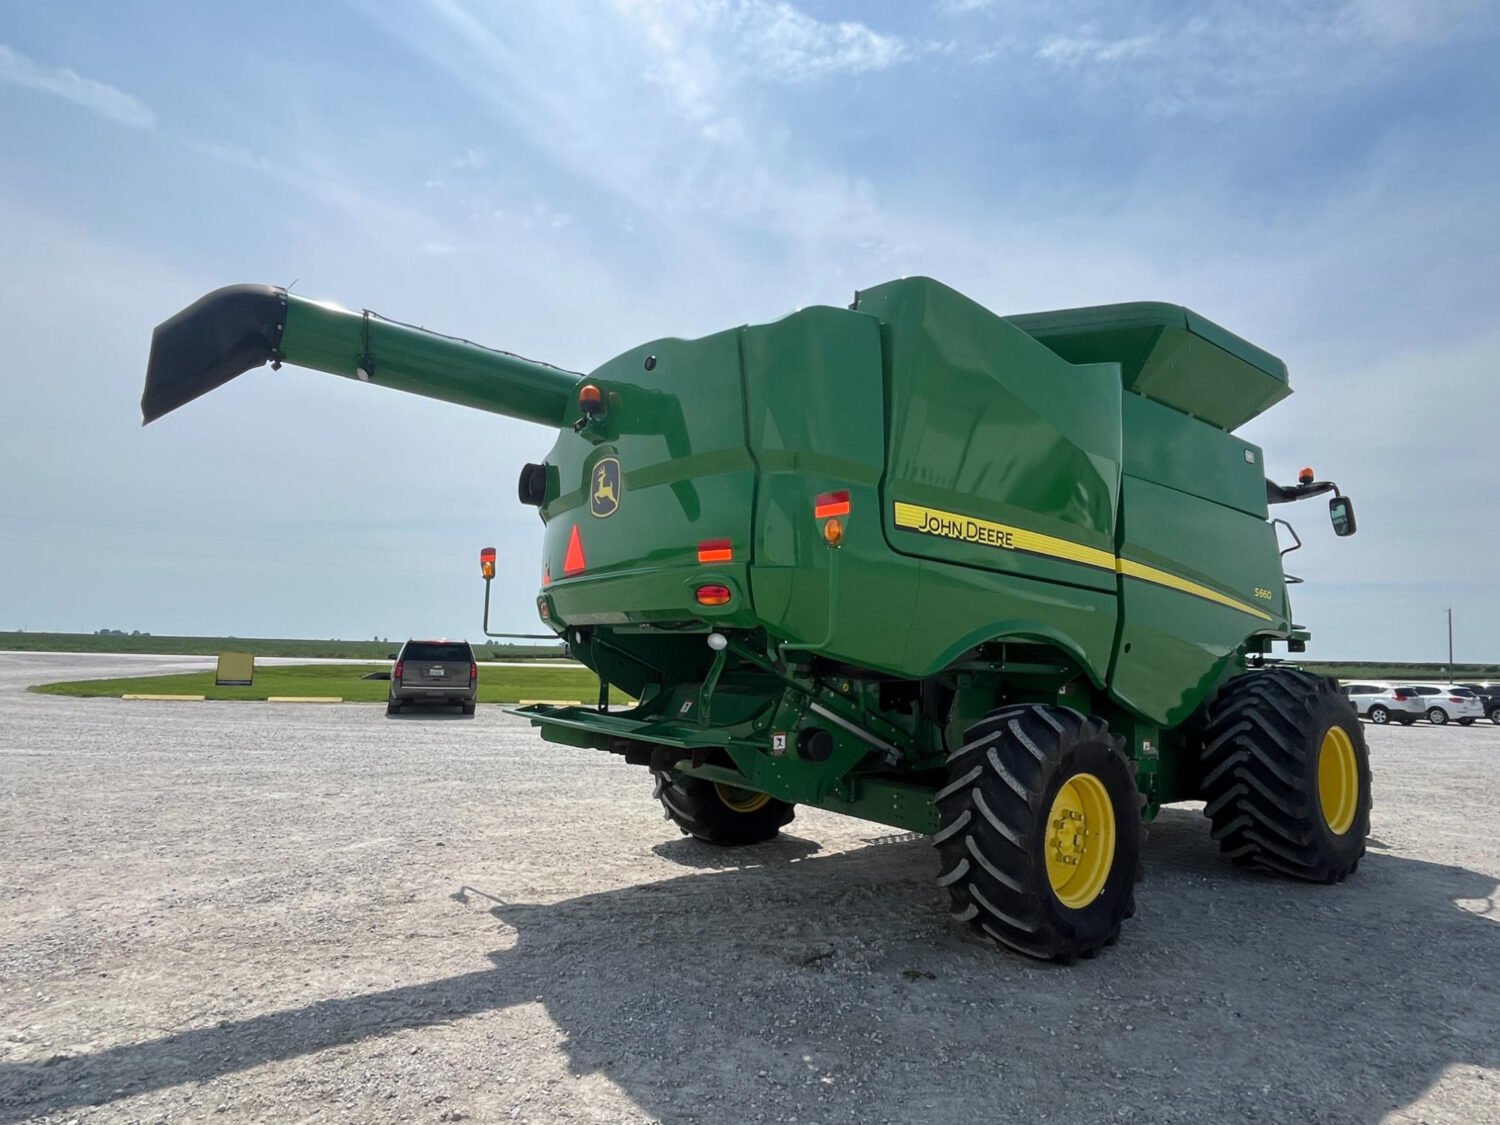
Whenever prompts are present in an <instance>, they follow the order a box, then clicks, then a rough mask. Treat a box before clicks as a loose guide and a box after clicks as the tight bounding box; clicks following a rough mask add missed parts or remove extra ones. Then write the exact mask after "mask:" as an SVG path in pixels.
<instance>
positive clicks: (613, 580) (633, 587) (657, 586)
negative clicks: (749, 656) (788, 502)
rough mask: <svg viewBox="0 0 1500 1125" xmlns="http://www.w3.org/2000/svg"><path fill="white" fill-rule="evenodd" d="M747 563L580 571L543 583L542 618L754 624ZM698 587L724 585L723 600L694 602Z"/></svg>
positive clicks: (562, 623) (557, 625)
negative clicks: (721, 602) (544, 610)
mask: <svg viewBox="0 0 1500 1125" xmlns="http://www.w3.org/2000/svg"><path fill="white" fill-rule="evenodd" d="M748 571H749V567H748V566H745V565H738V566H697V567H693V566H669V567H654V568H653V567H640V568H637V569H635V570H630V571H626V572H623V573H617V574H598V575H593V574H581V575H579V576H577V577H576V578H565V579H559V580H556V581H553V582H552V583H551V584H550V585H548V586H545V587H543V589H542V590H541V593H540V594H539V596H538V599H537V600H538V602H539V603H541V602H545V603H546V606H547V614H546V617H545V621H546V622H547V624H548V625H549V626H551V627H552V628H553V629H558V630H561V629H564V628H566V627H568V626H572V625H644V624H652V623H656V622H679V621H692V620H694V619H697V620H701V621H703V622H704V623H705V624H709V625H722V626H724V627H725V628H753V627H754V626H756V625H758V624H759V621H758V619H757V618H756V616H755V611H754V607H753V606H752V605H751V603H750V583H749V580H748ZM700 586H725V587H727V588H728V589H729V594H730V597H729V601H728V602H727V603H726V604H724V605H719V606H706V605H699V604H698V599H697V591H698V588H699V587H700Z"/></svg>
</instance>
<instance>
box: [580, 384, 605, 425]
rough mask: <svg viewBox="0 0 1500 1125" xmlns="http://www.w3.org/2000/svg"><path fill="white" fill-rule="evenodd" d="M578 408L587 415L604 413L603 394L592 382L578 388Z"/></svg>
mask: <svg viewBox="0 0 1500 1125" xmlns="http://www.w3.org/2000/svg"><path fill="white" fill-rule="evenodd" d="M578 409H579V410H582V411H583V412H584V414H586V415H588V416H589V417H595V416H597V415H599V414H603V413H604V395H603V393H602V392H601V391H600V390H599V388H598V387H596V386H594V384H593V383H585V384H584V385H583V386H581V387H579V388H578Z"/></svg>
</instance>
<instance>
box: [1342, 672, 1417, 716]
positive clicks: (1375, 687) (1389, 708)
mask: <svg viewBox="0 0 1500 1125" xmlns="http://www.w3.org/2000/svg"><path fill="white" fill-rule="evenodd" d="M1344 694H1345V695H1347V696H1348V697H1349V702H1350V703H1352V704H1354V710H1355V711H1356V712H1358V714H1359V716H1360V717H1361V718H1364V719H1369V720H1370V722H1372V723H1375V724H1376V725H1382V724H1385V723H1400V724H1401V725H1402V726H1408V727H1409V726H1411V725H1412V723H1414V722H1416V721H1417V720H1418V719H1420V718H1421V717H1422V716H1423V715H1424V714H1425V713H1426V706H1425V705H1424V704H1423V702H1422V697H1421V696H1420V695H1418V694H1417V693H1416V690H1415V689H1414V688H1409V687H1392V686H1391V685H1390V684H1387V683H1373V682H1371V681H1369V680H1364V681H1361V682H1353V683H1347V684H1345V685H1344Z"/></svg>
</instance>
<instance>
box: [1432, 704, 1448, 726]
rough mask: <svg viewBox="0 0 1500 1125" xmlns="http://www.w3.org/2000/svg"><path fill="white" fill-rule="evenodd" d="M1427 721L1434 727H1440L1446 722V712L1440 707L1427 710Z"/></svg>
mask: <svg viewBox="0 0 1500 1125" xmlns="http://www.w3.org/2000/svg"><path fill="white" fill-rule="evenodd" d="M1427 721H1428V722H1429V723H1431V724H1432V725H1433V726H1435V727H1440V726H1442V725H1443V724H1444V723H1446V722H1447V721H1448V712H1446V711H1444V710H1443V709H1442V708H1441V707H1430V708H1428V710H1427Z"/></svg>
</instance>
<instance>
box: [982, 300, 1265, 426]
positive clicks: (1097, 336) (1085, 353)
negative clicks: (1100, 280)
mask: <svg viewBox="0 0 1500 1125" xmlns="http://www.w3.org/2000/svg"><path fill="white" fill-rule="evenodd" d="M1006 319H1007V320H1009V321H1010V322H1011V323H1012V324H1013V325H1015V326H1016V327H1017V328H1019V329H1021V331H1023V332H1025V333H1026V334H1027V335H1029V336H1032V337H1033V338H1035V339H1036V340H1038V341H1040V342H1041V343H1043V344H1045V345H1046V346H1047V347H1049V348H1051V349H1052V350H1053V351H1054V352H1056V353H1057V354H1058V355H1060V356H1061V357H1062V358H1063V359H1066V360H1068V361H1070V362H1072V363H1102V362H1109V361H1112V362H1115V363H1118V364H1119V365H1120V377H1121V379H1122V380H1123V381H1124V384H1125V389H1126V390H1127V391H1135V392H1136V393H1137V394H1141V395H1144V396H1146V397H1147V398H1149V399H1154V400H1155V401H1157V402H1160V403H1163V404H1165V405H1167V406H1170V407H1172V408H1173V409H1174V410H1180V411H1182V412H1183V413H1184V414H1191V415H1192V416H1193V417H1195V418H1201V419H1202V420H1203V421H1205V422H1207V423H1209V424H1210V425H1212V426H1217V427H1218V428H1219V429H1221V430H1233V429H1236V428H1237V427H1239V426H1242V425H1244V424H1245V423H1246V422H1248V421H1250V419H1251V418H1254V417H1255V416H1256V415H1258V414H1261V413H1263V412H1265V411H1266V410H1269V409H1270V408H1271V407H1272V406H1274V405H1276V403H1278V402H1280V401H1281V400H1282V399H1284V398H1286V396H1287V395H1289V394H1291V393H1292V388H1291V386H1290V384H1289V383H1288V381H1287V374H1286V364H1284V363H1282V362H1281V360H1279V359H1277V358H1276V357H1275V356H1274V355H1272V354H1271V353H1270V352H1266V351H1262V350H1261V349H1260V348H1257V347H1256V346H1255V345H1254V344H1252V343H1250V342H1249V341H1248V340H1244V339H1241V338H1240V337H1239V336H1236V335H1235V334H1234V333H1233V332H1230V331H1229V330H1228V329H1226V328H1221V327H1219V325H1217V324H1215V323H1214V322H1213V321H1211V320H1209V319H1208V318H1207V317H1203V316H1199V315H1198V314H1197V313H1195V312H1193V311H1192V310H1191V309H1185V308H1183V307H1182V306H1181V305H1168V304H1163V303H1161V302H1159V301H1137V302H1132V303H1131V304H1125V305H1095V306H1093V307H1092V308H1083V309H1060V310H1058V311H1056V312H1041V313H1027V314H1025V315H1022V316H1010V317H1006Z"/></svg>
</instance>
